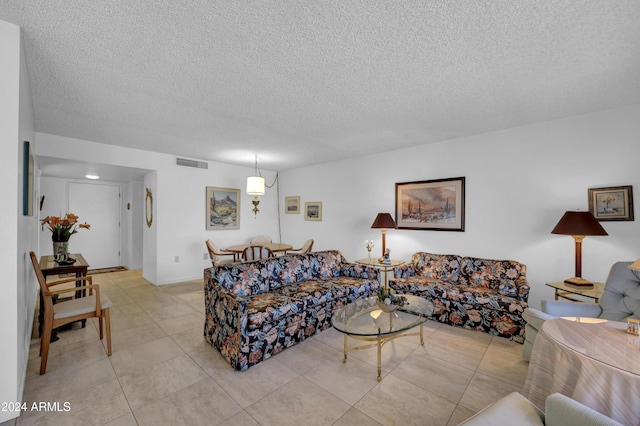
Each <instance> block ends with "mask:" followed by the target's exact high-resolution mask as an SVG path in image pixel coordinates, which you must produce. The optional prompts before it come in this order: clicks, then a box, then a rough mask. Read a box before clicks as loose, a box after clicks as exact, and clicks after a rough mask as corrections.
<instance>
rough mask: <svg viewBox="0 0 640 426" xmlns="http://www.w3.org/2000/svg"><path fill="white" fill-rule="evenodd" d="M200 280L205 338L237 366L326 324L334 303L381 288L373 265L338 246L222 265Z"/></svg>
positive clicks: (265, 356) (243, 366)
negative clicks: (345, 253) (356, 259)
mask: <svg viewBox="0 0 640 426" xmlns="http://www.w3.org/2000/svg"><path fill="white" fill-rule="evenodd" d="M204 279H205V315H206V319H205V324H204V337H205V339H206V340H207V342H209V343H210V344H211V345H213V346H214V347H215V348H216V349H218V351H220V353H221V354H222V356H223V357H224V358H225V359H226V360H227V362H229V364H231V366H232V367H233V368H235V369H236V370H246V369H247V368H249V367H251V366H253V365H255V364H257V363H259V362H261V361H264V360H266V359H268V358H270V357H271V356H272V355H275V354H277V353H279V352H282V350H284V349H285V348H288V347H290V346H293V345H295V344H296V343H298V342H301V341H302V340H304V339H306V338H308V337H310V336H313V335H314V334H316V333H318V332H320V331H322V330H325V329H327V328H329V327H330V326H331V315H332V313H333V312H334V311H335V310H336V309H337V308H339V307H340V306H343V305H345V304H347V303H351V302H353V301H355V300H356V299H358V298H360V297H369V296H373V295H375V293H376V291H377V290H378V288H379V272H378V270H377V269H375V268H370V267H367V266H363V265H357V264H354V263H349V262H347V261H346V260H345V258H344V256H343V255H342V253H340V252H339V251H323V252H312V253H308V254H303V255H288V256H281V257H274V258H271V259H268V260H260V261H254V262H244V263H231V264H226V265H221V266H218V267H214V268H207V269H205V271H204Z"/></svg>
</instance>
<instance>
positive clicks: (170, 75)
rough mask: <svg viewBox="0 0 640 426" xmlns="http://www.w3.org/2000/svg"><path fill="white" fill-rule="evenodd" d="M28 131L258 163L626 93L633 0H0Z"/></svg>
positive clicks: (556, 112) (311, 158)
mask: <svg viewBox="0 0 640 426" xmlns="http://www.w3.org/2000/svg"><path fill="white" fill-rule="evenodd" d="M0 19H1V20H4V21H8V22H12V23H15V24H17V25H20V26H21V27H22V28H23V30H24V34H23V37H24V44H25V50H26V55H27V68H28V74H29V80H30V83H31V89H32V95H33V104H34V108H35V117H36V128H37V131H39V132H43V133H50V134H55V135H62V136H69V137H74V138H80V139H86V140H91V141H96V142H102V143H107V144H113V145H122V146H130V147H135V148H140V149H146V150H152V151H158V152H165V153H169V154H175V155H180V156H184V157H189V158H195V159H200V160H214V161H223V162H228V163H235V164H241V165H252V164H253V158H254V157H253V156H254V154H257V155H258V156H259V158H260V166H261V167H262V168H266V169H271V170H285V169H290V168H294V167H299V166H304V165H309V164H316V163H322V162H328V161H334V160H337V159H341V158H347V157H353V156H360V155H362V154H364V153H375V152H383V151H387V150H391V149H398V148H403V147H409V146H414V145H421V144H425V143H433V142H438V141H443V140H448V139H452V138H457V137H462V136H468V135H473V134H479V133H484V132H488V131H492V130H498V129H503V128H508V127H514V126H520V125H524V124H528V123H534V122H539V121H544V120H551V119H556V118H561V117H566V116H571V115H576V114H582V113H587V112H591V111H596V110H602V109H607V108H613V107H618V106H624V105H630V104H635V103H640V1H638V0H629V1H615V0H606V1H601V0H590V1H579V0H554V1H517V0H503V1H497V0H478V1H459V0H450V1H443V0H438V1H420V2H419V1H397V0H388V1H380V0H371V1H365V0H349V1H344V0H326V1H321V2H318V1H283V0H260V1H246V0H242V1H236V0H224V1H222V0H217V1H211V0H193V1H186V2H176V1H174V0H140V1H131V0H113V1H97V0H96V1H86V0H85V1H79V0H77V1H72V0H69V1H63V0H51V1H45V0H40V1H35V0H2V1H0Z"/></svg>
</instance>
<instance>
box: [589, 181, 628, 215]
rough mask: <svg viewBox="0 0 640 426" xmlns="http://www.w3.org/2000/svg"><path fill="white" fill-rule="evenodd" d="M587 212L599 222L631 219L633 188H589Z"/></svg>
mask: <svg viewBox="0 0 640 426" xmlns="http://www.w3.org/2000/svg"><path fill="white" fill-rule="evenodd" d="M589 211H590V212H591V214H592V215H594V216H595V218H596V219H598V220H599V221H614V220H628V221H632V220H634V219H633V187H632V186H630V185H629V186H610V187H607V188H589Z"/></svg>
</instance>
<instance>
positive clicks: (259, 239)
mask: <svg viewBox="0 0 640 426" xmlns="http://www.w3.org/2000/svg"><path fill="white" fill-rule="evenodd" d="M272 242H273V241H271V237H269V236H268V235H256V236H255V237H253V238H252V239H251V242H250V244H252V245H259V244H270V243H272Z"/></svg>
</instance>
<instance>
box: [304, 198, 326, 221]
mask: <svg viewBox="0 0 640 426" xmlns="http://www.w3.org/2000/svg"><path fill="white" fill-rule="evenodd" d="M304 220H316V221H322V203H321V202H318V201H313V202H310V203H304Z"/></svg>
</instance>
